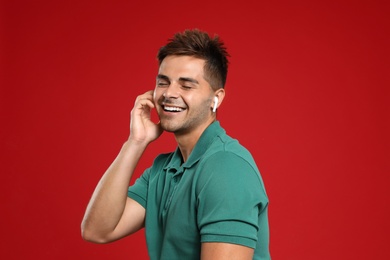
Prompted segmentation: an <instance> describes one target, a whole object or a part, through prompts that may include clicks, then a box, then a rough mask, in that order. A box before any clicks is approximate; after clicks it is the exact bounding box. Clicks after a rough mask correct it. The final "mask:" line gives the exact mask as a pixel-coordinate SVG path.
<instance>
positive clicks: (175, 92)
mask: <svg viewBox="0 0 390 260" xmlns="http://www.w3.org/2000/svg"><path fill="white" fill-rule="evenodd" d="M163 96H164V97H165V98H178V97H179V96H180V84H178V83H177V82H171V84H169V86H168V87H167V88H166V89H165V91H164V93H163Z"/></svg>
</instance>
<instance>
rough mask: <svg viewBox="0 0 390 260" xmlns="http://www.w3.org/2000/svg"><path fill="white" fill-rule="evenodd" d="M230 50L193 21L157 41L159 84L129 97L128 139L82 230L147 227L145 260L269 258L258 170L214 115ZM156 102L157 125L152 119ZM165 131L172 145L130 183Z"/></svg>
mask: <svg viewBox="0 0 390 260" xmlns="http://www.w3.org/2000/svg"><path fill="white" fill-rule="evenodd" d="M227 56H228V53H227V51H226V48H225V47H224V44H223V43H222V42H221V41H220V40H219V38H218V37H214V38H211V37H210V36H209V35H208V34H207V33H205V32H201V31H199V30H186V31H184V32H183V33H178V34H175V36H174V37H173V38H172V39H170V41H169V42H168V44H167V45H166V46H164V47H162V48H161V49H160V51H159V53H158V60H159V65H160V66H159V71H158V75H157V79H156V87H155V89H154V91H148V92H146V93H144V94H143V95H140V96H138V97H137V99H136V101H135V105H134V108H133V109H132V111H131V122H130V136H129V139H128V140H127V141H126V142H125V143H124V145H123V147H122V149H121V151H120V153H119V154H118V156H117V158H116V159H115V160H114V162H113V163H112V165H111V166H110V167H109V168H108V170H107V171H106V173H105V174H104V175H103V177H102V179H101V180H100V182H99V184H98V185H97V187H96V190H95V192H94V193H93V195H92V198H91V201H90V202H89V205H88V207H87V210H86V213H85V216H84V220H83V223H82V235H83V237H84V239H86V240H88V241H92V242H97V243H107V242H111V241H115V240H117V239H120V238H122V237H125V236H127V235H129V234H132V233H134V232H136V231H138V230H139V229H141V228H143V227H145V229H146V240H147V245H148V253H149V256H150V259H169V260H171V259H185V260H189V259H202V260H207V259H212V260H218V259H270V256H269V250H268V243H269V235H268V217H267V210H268V199H267V196H266V193H265V189H264V185H263V182H262V179H261V177H260V173H259V171H258V169H257V167H256V164H255V162H254V160H253V158H252V156H251V155H250V153H249V152H248V151H247V150H246V149H245V148H244V147H242V146H241V145H240V144H239V143H238V142H237V141H236V140H234V139H232V138H230V137H229V136H227V135H226V133H225V131H224V129H223V128H222V127H221V126H220V124H219V122H218V121H217V120H216V109H217V108H218V107H219V106H220V105H221V103H222V102H223V99H224V97H225V90H224V85H225V81H226V76H227V67H228V60H227ZM154 108H155V109H156V110H157V113H158V116H159V118H160V122H159V123H158V124H155V123H154V122H152V121H151V120H150V113H151V110H152V109H154ZM163 131H167V132H171V133H173V134H174V136H175V139H176V141H177V144H178V148H177V149H176V151H174V152H172V153H170V154H162V155H160V156H158V157H157V158H156V159H155V161H154V163H153V165H152V166H151V167H150V168H149V169H147V170H146V171H145V172H144V173H143V174H142V176H141V177H140V178H139V179H137V180H136V182H135V184H134V185H133V186H131V187H130V188H128V183H129V182H130V178H131V176H132V174H133V172H134V169H135V167H136V165H137V163H138V160H139V159H140V157H141V155H142V153H143V152H144V150H145V149H146V147H147V146H148V144H149V143H151V142H153V141H154V140H156V139H157V138H158V137H159V136H160V135H161V134H162V132H163Z"/></svg>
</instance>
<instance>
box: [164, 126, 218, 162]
mask: <svg viewBox="0 0 390 260" xmlns="http://www.w3.org/2000/svg"><path fill="white" fill-rule="evenodd" d="M223 133H225V130H224V129H223V128H222V127H221V125H220V123H219V121H215V122H213V123H211V124H210V125H209V126H208V127H207V128H206V130H204V132H203V133H202V135H201V136H200V138H199V140H198V142H197V143H196V145H195V147H194V149H193V150H192V152H191V154H190V156H189V158H188V160H187V161H186V162H185V163H184V164H183V165H181V163H182V156H181V152H180V149H179V147H177V148H176V150H175V152H174V153H173V155H172V158H171V160H170V161H169V163H168V165H167V166H166V167H165V169H168V168H174V169H176V170H178V169H179V168H180V167H181V166H182V167H183V168H190V167H191V166H192V165H193V164H195V163H196V162H197V161H198V160H199V159H200V158H201V157H202V155H204V154H205V152H206V150H207V148H208V147H209V146H210V144H211V143H212V142H213V140H214V138H215V137H216V136H218V135H220V134H223Z"/></svg>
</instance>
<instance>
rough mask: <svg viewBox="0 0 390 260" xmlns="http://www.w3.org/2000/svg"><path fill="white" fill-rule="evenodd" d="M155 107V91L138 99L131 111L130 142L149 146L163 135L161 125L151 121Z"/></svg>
mask: <svg viewBox="0 0 390 260" xmlns="http://www.w3.org/2000/svg"><path fill="white" fill-rule="evenodd" d="M154 107H155V105H154V102H153V90H150V91H148V92H146V93H144V94H142V95H140V96H138V97H137V99H136V100H135V104H134V108H133V110H132V111H131V120H130V137H129V141H134V142H136V143H146V144H148V143H150V142H152V141H154V140H156V139H157V138H158V137H159V136H160V135H161V134H162V132H163V129H162V128H161V125H160V123H157V124H156V123H154V122H152V121H151V110H152V109H153V108H154Z"/></svg>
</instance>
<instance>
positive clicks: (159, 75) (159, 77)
mask: <svg viewBox="0 0 390 260" xmlns="http://www.w3.org/2000/svg"><path fill="white" fill-rule="evenodd" d="M156 79H163V80H166V81H169V78H168V76H165V75H162V74H158V75H157V77H156Z"/></svg>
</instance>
